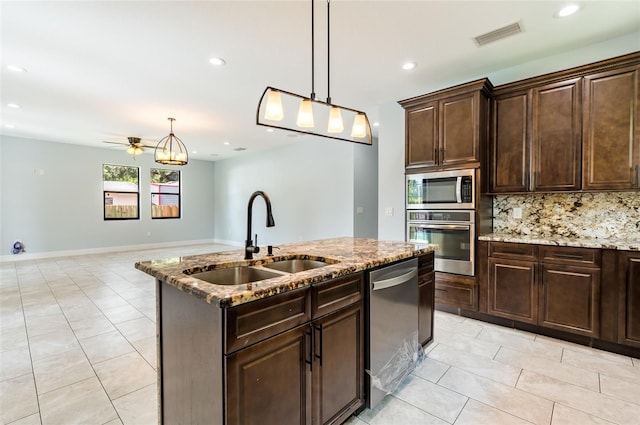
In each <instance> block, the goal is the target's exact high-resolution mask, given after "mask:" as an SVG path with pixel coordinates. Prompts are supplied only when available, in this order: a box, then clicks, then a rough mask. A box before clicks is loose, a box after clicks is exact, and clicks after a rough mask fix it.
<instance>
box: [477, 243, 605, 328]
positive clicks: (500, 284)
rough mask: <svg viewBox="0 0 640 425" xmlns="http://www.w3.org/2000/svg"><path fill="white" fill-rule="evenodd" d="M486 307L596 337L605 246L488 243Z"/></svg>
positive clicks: (495, 312) (494, 312)
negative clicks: (601, 266) (578, 246)
mask: <svg viewBox="0 0 640 425" xmlns="http://www.w3.org/2000/svg"><path fill="white" fill-rule="evenodd" d="M487 286H488V287H487V294H488V302H487V313H489V314H491V315H494V316H498V317H503V318H507V319H512V320H517V321H519V322H524V323H529V324H534V325H540V326H544V327H546V328H550V329H556V330H561V331H565V332H571V333H574V334H578V335H584V336H589V337H594V338H597V337H598V336H599V334H600V250H597V249H586V248H569V247H549V246H542V247H537V246H534V245H526V244H512V243H501V242H490V243H489V258H488V282H487Z"/></svg>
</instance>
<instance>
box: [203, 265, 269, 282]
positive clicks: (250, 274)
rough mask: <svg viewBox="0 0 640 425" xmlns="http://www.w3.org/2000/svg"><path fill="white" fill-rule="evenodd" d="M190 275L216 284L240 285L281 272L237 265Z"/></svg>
mask: <svg viewBox="0 0 640 425" xmlns="http://www.w3.org/2000/svg"><path fill="white" fill-rule="evenodd" d="M191 276H193V277H195V278H198V279H200V280H204V281H205V282H209V283H215V284H216V285H242V284H244V283H250V282H256V281H258V280H265V279H271V278H272V277H278V276H282V273H277V272H273V271H270V270H264V269H262V268H255V267H251V266H237V267H225V268H223V269H213V270H209V271H206V272H200V273H194V274H192V275H191Z"/></svg>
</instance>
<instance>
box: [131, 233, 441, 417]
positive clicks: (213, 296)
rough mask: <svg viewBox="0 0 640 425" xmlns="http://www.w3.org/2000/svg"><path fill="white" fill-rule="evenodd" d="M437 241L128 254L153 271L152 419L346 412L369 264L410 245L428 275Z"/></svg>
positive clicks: (359, 394) (359, 387)
mask: <svg viewBox="0 0 640 425" xmlns="http://www.w3.org/2000/svg"><path fill="white" fill-rule="evenodd" d="M436 248H437V246H436V245H427V246H424V245H421V246H420V247H419V248H418V247H416V246H414V245H413V244H407V243H404V242H393V241H378V240H375V239H358V238H335V239H326V240H319V241H311V242H300V243H292V244H286V245H280V246H278V247H276V248H275V249H274V255H273V256H269V255H266V254H265V253H261V254H259V255H256V256H255V257H254V259H252V260H245V259H244V252H243V251H242V250H237V251H228V252H220V253H212V254H204V255H196V256H189V257H176V258H169V259H162V260H154V261H145V262H139V263H136V268H137V269H139V270H141V271H144V272H145V273H148V274H150V275H151V276H153V277H155V278H156V288H157V329H158V375H159V400H160V402H159V409H160V411H159V420H160V422H161V423H191V424H196V423H226V424H251V423H279V424H287V423H291V424H301V423H323V424H324V423H342V422H344V421H345V420H346V419H347V418H348V417H349V416H350V415H351V414H352V413H353V412H355V411H357V410H358V409H360V408H361V407H362V406H363V405H364V382H363V381H364V339H365V335H364V334H365V328H364V310H365V305H364V303H365V282H366V274H367V273H368V272H369V271H371V270H375V269H377V268H380V267H382V266H386V265H389V264H393V263H397V262H400V261H402V260H406V259H410V258H416V257H417V258H418V260H419V271H418V273H419V274H420V275H421V278H422V279H423V280H425V278H426V277H427V276H428V275H432V273H433V251H435V249H436ZM277 263H280V264H287V265H292V264H296V265H299V264H302V265H304V266H307V265H309V266H310V267H312V268H309V269H306V270H305V269H304V267H303V268H302V269H300V271H299V270H298V269H297V268H295V267H294V268H291V269H289V270H287V269H281V270H278V269H277V268H274V266H275V265H276V264H277ZM225 269H227V270H225ZM231 269H235V270H236V271H238V273H235V274H228V273H226V271H229V270H231ZM283 270H285V271H283ZM240 272H241V273H240ZM274 273H275V274H274ZM247 276H248V277H247ZM225 279H226V281H224V280H225ZM234 279H235V280H234ZM238 279H244V280H247V281H246V282H244V283H238ZM258 279H259V280H258ZM230 282H231V283H234V284H229V283H230ZM429 288H430V289H431V293H432V292H433V286H430V287H429ZM432 300H433V295H431V297H430V300H426V301H425V300H421V303H422V304H424V303H425V302H426V303H428V302H431V303H432ZM422 307H423V306H422V305H421V308H422ZM427 310H428V309H427ZM432 317H433V310H432V309H431V310H430V317H428V318H427V317H424V314H423V317H422V318H420V319H419V320H420V321H424V322H425V323H428V326H432ZM423 331H424V329H423Z"/></svg>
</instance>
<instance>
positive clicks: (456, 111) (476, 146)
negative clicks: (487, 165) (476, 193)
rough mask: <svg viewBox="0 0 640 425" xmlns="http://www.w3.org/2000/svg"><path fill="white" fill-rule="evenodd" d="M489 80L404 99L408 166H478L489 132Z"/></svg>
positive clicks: (482, 157)
mask: <svg viewBox="0 0 640 425" xmlns="http://www.w3.org/2000/svg"><path fill="white" fill-rule="evenodd" d="M491 90H492V86H491V82H490V81H489V80H488V79H486V78H485V79H481V80H477V81H473V82H470V83H467V84H462V85H459V86H456V87H452V88H450V89H446V90H440V91H438V92H435V93H430V94H426V95H423V96H418V97H414V98H411V99H407V100H402V101H400V102H399V103H400V105H401V106H402V107H403V108H404V109H405V115H406V120H405V122H406V146H405V147H406V150H405V165H406V167H407V168H412V169H413V168H425V167H426V168H431V167H433V168H438V169H444V168H454V167H459V166H460V165H465V166H470V167H477V166H479V164H480V162H481V161H483V160H484V155H483V153H484V150H485V146H486V139H487V134H488V125H487V123H488V109H489V106H488V105H489V96H490V94H491Z"/></svg>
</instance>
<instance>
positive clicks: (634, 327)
mask: <svg viewBox="0 0 640 425" xmlns="http://www.w3.org/2000/svg"><path fill="white" fill-rule="evenodd" d="M617 280H618V283H619V290H618V342H619V343H620V344H625V345H629V346H632V347H636V348H640V252H625V251H621V252H619V253H618V279H617Z"/></svg>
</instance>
